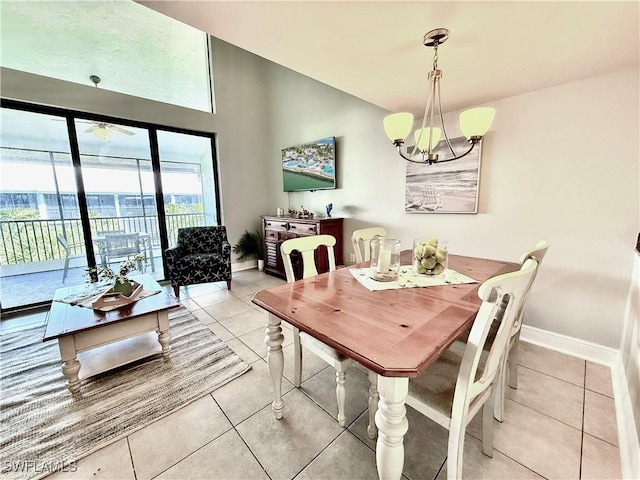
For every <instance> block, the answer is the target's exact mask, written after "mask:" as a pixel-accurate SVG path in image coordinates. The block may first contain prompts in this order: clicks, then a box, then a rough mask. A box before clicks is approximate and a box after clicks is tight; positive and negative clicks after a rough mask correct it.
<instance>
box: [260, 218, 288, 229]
mask: <svg viewBox="0 0 640 480" xmlns="http://www.w3.org/2000/svg"><path fill="white" fill-rule="evenodd" d="M264 228H265V229H272V230H286V229H287V222H278V221H276V220H265V221H264Z"/></svg>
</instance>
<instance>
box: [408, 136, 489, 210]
mask: <svg viewBox="0 0 640 480" xmlns="http://www.w3.org/2000/svg"><path fill="white" fill-rule="evenodd" d="M451 145H452V146H453V149H454V151H455V152H464V151H466V150H467V149H468V148H469V141H468V140H467V139H466V138H465V137H457V138H453V139H451ZM412 148H413V147H407V150H408V151H409V152H411V149H412ZM434 152H435V153H438V154H439V155H440V159H445V158H451V156H452V155H451V150H449V146H448V145H447V143H446V141H444V140H443V141H441V142H440V143H438V146H437V147H436V148H435V150H434ZM481 156H482V141H480V143H479V144H478V145H476V146H475V147H474V149H473V150H472V151H471V153H469V154H468V155H467V156H465V157H462V158H459V159H458V160H453V161H451V162H444V163H434V164H433V165H429V164H424V163H414V162H406V163H407V173H406V190H405V212H407V213H478V193H479V190H480V158H481Z"/></svg>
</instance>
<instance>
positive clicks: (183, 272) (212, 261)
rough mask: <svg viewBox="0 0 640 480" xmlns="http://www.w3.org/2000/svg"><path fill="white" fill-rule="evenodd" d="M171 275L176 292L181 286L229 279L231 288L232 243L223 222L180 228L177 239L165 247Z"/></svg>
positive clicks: (228, 282)
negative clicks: (174, 242)
mask: <svg viewBox="0 0 640 480" xmlns="http://www.w3.org/2000/svg"><path fill="white" fill-rule="evenodd" d="M165 257H166V259H167V267H168V270H169V279H170V280H171V284H172V285H173V286H174V291H175V292H176V296H178V292H179V287H180V286H184V285H194V284H198V283H208V282H220V281H226V282H227V288H231V245H230V244H229V242H228V241H227V230H226V227H224V226H211V227H188V228H181V229H179V230H178V243H177V245H176V246H175V247H171V248H168V249H167V250H165Z"/></svg>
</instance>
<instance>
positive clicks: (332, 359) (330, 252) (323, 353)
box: [280, 235, 353, 426]
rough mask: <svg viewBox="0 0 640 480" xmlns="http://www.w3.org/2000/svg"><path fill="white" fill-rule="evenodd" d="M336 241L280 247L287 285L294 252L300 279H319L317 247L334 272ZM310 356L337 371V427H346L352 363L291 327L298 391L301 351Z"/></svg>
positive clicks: (311, 239) (315, 239) (301, 240)
mask: <svg viewBox="0 0 640 480" xmlns="http://www.w3.org/2000/svg"><path fill="white" fill-rule="evenodd" d="M335 244H336V239H335V237H333V236H331V235H312V236H307V237H298V238H291V239H289V240H285V241H284V242H282V243H281V244H280V252H281V255H282V261H283V263H284V270H285V274H286V276H287V282H289V283H292V282H295V280H296V278H295V272H294V267H293V261H292V256H293V255H295V253H294V252H299V254H300V255H301V257H302V258H301V260H302V278H308V277H313V276H315V275H318V270H317V267H316V262H315V255H316V250H317V249H318V247H320V246H324V247H326V249H327V257H328V262H329V271H334V270H335V269H336V260H335V252H334V249H333V247H334V245H335ZM303 346H304V347H305V348H306V349H307V350H309V351H311V352H313V353H314V354H315V355H317V356H318V357H320V358H321V359H323V360H324V361H325V362H327V363H328V364H329V365H331V366H332V367H333V368H335V370H336V398H337V401H338V423H339V424H340V426H344V424H345V419H346V417H345V395H346V387H345V383H346V374H345V373H346V371H347V369H348V368H349V367H350V366H351V364H352V363H353V361H352V360H351V359H350V358H349V357H346V356H344V355H342V354H340V353H338V352H337V351H336V350H335V349H333V348H331V347H330V346H328V345H326V344H324V343H322V342H321V341H320V340H317V339H316V338H314V337H312V336H311V335H308V334H306V333H305V332H301V331H300V330H299V329H297V328H296V327H293V348H294V356H295V359H294V374H293V384H294V385H295V387H296V388H300V384H301V382H302V347H303Z"/></svg>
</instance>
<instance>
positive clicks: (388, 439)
mask: <svg viewBox="0 0 640 480" xmlns="http://www.w3.org/2000/svg"><path fill="white" fill-rule="evenodd" d="M408 391H409V379H408V378H402V377H382V376H378V392H379V394H380V402H379V403H378V411H377V412H376V426H377V427H378V441H377V444H376V465H377V467H378V477H379V478H380V480H399V479H400V477H402V469H403V466H404V443H403V441H404V434H405V433H407V430H408V429H409V422H408V421H407V409H406V407H405V406H404V402H405V399H406V398H407V392H408Z"/></svg>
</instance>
